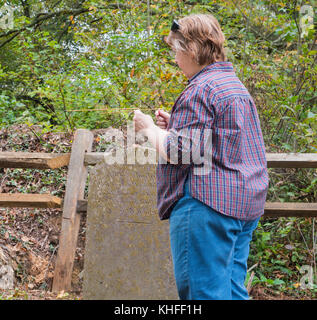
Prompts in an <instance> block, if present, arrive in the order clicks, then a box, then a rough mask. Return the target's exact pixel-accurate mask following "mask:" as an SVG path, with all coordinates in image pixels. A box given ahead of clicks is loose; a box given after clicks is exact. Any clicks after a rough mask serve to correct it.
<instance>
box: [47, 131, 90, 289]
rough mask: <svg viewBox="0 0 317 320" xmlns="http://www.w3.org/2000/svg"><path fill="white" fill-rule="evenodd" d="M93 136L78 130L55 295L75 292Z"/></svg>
mask: <svg viewBox="0 0 317 320" xmlns="http://www.w3.org/2000/svg"><path fill="white" fill-rule="evenodd" d="M92 143H93V134H92V132H90V131H89V130H85V129H78V130H76V132H75V136H74V141H73V145H72V152H71V156H70V162H69V167H68V174H67V182H66V191H65V197H64V202H63V217H62V228H61V234H60V239H59V248H58V254H57V259H56V264H55V272H54V280H53V287H52V291H53V292H59V291H62V290H64V291H67V290H70V289H71V280H72V271H73V266H74V258H75V251H76V247H77V238H78V231H79V224H80V214H78V213H77V210H76V208H77V201H78V200H82V199H83V198H84V192H85V186H86V179H87V168H86V167H85V165H84V157H85V153H86V152H90V151H91V148H92Z"/></svg>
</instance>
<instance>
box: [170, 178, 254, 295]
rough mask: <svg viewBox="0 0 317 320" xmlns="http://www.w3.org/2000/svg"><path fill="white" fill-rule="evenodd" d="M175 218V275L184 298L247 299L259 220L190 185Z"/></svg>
mask: <svg viewBox="0 0 317 320" xmlns="http://www.w3.org/2000/svg"><path fill="white" fill-rule="evenodd" d="M184 191H185V194H184V197H183V198H181V199H180V200H178V202H177V203H176V205H175V207H174V208H173V211H172V214H171V216H170V219H169V223H170V241H171V251H172V258H173V264H174V275H175V280H176V285H177V290H178V295H179V298H180V299H182V300H247V299H249V296H248V292H247V290H246V287H245V285H244V282H245V278H246V274H247V260H248V256H249V246H250V241H251V239H252V233H253V231H254V229H255V228H256V227H257V224H258V222H259V218H258V219H256V220H253V221H243V220H239V219H235V218H231V217H228V216H225V215H223V214H221V213H218V212H216V211H214V210H213V209H211V208H210V207H209V206H207V205H205V204H204V203H202V202H201V201H199V200H196V199H194V198H193V197H192V196H191V195H190V193H189V191H188V183H187V184H185V187H184Z"/></svg>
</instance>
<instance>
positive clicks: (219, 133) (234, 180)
mask: <svg viewBox="0 0 317 320" xmlns="http://www.w3.org/2000/svg"><path fill="white" fill-rule="evenodd" d="M224 41H225V38H224V35H223V33H222V31H221V28H220V25H219V23H218V21H217V20H216V19H215V18H214V17H213V16H212V15H203V14H196V15H190V16H187V17H184V18H182V19H180V20H179V21H174V22H173V25H172V28H171V31H170V34H169V35H168V37H167V40H166V42H167V43H168V44H169V45H170V46H171V48H172V50H173V51H174V52H175V54H176V56H175V61H176V63H177V64H178V66H179V68H180V69H181V70H182V71H183V72H184V74H185V76H186V77H187V78H188V79H189V80H188V85H187V87H186V88H185V89H184V91H183V92H182V93H181V95H180V96H179V97H178V99H177V100H176V102H175V104H174V106H173V108H172V110H171V115H170V116H169V114H167V113H166V112H163V111H162V110H158V111H157V112H156V119H157V125H155V124H154V122H153V120H152V118H151V117H150V116H148V115H144V114H143V113H142V112H141V111H139V110H137V111H135V115H134V124H135V130H136V131H141V130H142V131H143V132H144V134H146V135H147V136H148V138H149V140H150V141H151V142H152V144H153V145H154V146H155V148H156V150H157V151H158V152H159V154H160V162H159V164H158V166H157V191H158V195H157V200H158V211H159V216H160V219H162V220H163V219H169V223H170V241H171V250H172V258H173V264H174V274H175V279H176V284H177V289H178V294H179V297H180V299H222V300H223V299H225V300H231V299H248V298H249V297H248V292H247V290H246V287H245V285H244V282H245V278H246V273H247V259H248V255H249V245H250V241H251V238H252V233H253V231H254V229H255V228H256V226H257V224H258V221H259V219H260V217H261V215H262V214H263V212H264V204H265V199H266V194H267V189H268V173H267V166H266V157H265V147H264V142H263V137H262V132H261V128H260V122H259V118H258V114H257V110H256V106H255V104H254V101H253V99H252V97H251V96H250V94H249V92H248V91H247V89H246V88H245V87H244V85H243V84H242V83H241V82H240V80H239V79H238V78H237V76H236V75H235V72H234V70H233V66H232V64H231V63H230V62H227V61H226V56H225V52H224V47H223V44H224ZM210 132H211V134H210ZM209 135H211V139H209V138H210V137H209ZM206 141H207V143H206ZM208 150H211V152H209V153H208ZM184 155H185V156H184ZM188 155H190V156H188ZM202 155H203V163H202V162H197V159H198V158H200V159H201V156H202ZM172 158H173V161H172ZM183 159H186V161H182V160H183ZM175 160H176V161H175ZM206 163H209V164H210V163H211V166H210V167H211V170H205V171H203V173H202V174H201V172H200V173H199V171H197V169H199V168H201V167H202V165H203V166H204V165H206ZM195 170H196V171H195Z"/></svg>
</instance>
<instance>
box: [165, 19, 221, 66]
mask: <svg viewBox="0 0 317 320" xmlns="http://www.w3.org/2000/svg"><path fill="white" fill-rule="evenodd" d="M178 24H179V29H178V30H177V31H176V32H175V31H170V33H169V35H168V36H167V38H166V39H165V41H166V43H167V44H168V45H169V46H170V47H171V48H172V49H173V50H176V51H177V50H181V51H185V52H187V53H188V54H189V55H190V56H191V57H192V58H193V59H194V60H196V62H197V63H198V64H199V65H205V64H211V63H214V62H219V61H226V54H225V49H224V42H225V36H224V34H223V32H222V30H221V27H220V24H219V22H218V20H217V19H216V18H215V17H214V16H213V15H211V14H192V15H189V16H187V17H184V18H182V19H180V20H179V21H178Z"/></svg>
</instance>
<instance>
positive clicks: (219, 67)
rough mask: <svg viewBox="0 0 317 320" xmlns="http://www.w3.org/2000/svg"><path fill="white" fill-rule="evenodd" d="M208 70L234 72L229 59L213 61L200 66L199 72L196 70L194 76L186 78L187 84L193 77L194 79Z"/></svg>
mask: <svg viewBox="0 0 317 320" xmlns="http://www.w3.org/2000/svg"><path fill="white" fill-rule="evenodd" d="M208 71H223V72H234V70H233V65H232V63H231V62H229V61H220V62H214V63H212V64H209V65H208V66H206V67H204V68H202V69H201V70H200V71H199V72H197V73H196V74H195V75H194V76H192V77H191V78H190V79H189V80H188V84H190V83H191V82H192V81H193V80H194V79H196V78H197V77H198V76H199V75H201V74H202V73H205V72H208Z"/></svg>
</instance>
